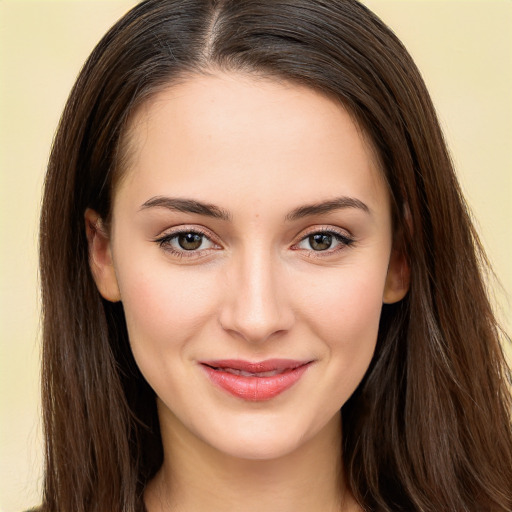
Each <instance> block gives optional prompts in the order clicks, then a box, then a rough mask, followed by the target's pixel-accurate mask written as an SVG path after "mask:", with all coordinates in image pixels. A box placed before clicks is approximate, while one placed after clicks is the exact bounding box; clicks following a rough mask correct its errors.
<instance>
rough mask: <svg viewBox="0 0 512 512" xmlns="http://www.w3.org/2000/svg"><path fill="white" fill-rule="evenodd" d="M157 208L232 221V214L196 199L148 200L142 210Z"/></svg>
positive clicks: (168, 198)
mask: <svg viewBox="0 0 512 512" xmlns="http://www.w3.org/2000/svg"><path fill="white" fill-rule="evenodd" d="M156 207H160V208H167V209H168V210H173V211H176V212H185V213H197V214H198V215H205V216H207V217H213V218H214V219H221V220H226V221H227V220H230V219H231V214H230V213H229V212H228V211H227V210H224V209H223V208H219V207H218V206H215V205H213V204H209V203H202V202H201V201H196V200H194V199H180V198H175V197H164V196H157V197H152V198H151V199H148V200H147V201H146V202H145V203H144V204H143V205H142V206H141V207H140V209H141V210H145V209H148V208H156Z"/></svg>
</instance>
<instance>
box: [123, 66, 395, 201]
mask: <svg viewBox="0 0 512 512" xmlns="http://www.w3.org/2000/svg"><path fill="white" fill-rule="evenodd" d="M125 137H126V138H125V144H124V146H125V148H126V151H127V158H126V159H125V168H124V170H123V172H124V176H123V179H122V181H121V183H120V184H119V188H120V190H119V191H116V192H120V191H122V190H123V189H129V188H132V189H134V190H136V191H137V195H138V196H139V197H141V198H142V196H143V195H144V194H145V195H146V196H148V197H150V196H152V195H162V194H166V193H168V194H171V195H173V196H175V195H176V194H177V193H178V194H181V193H182V192H183V193H184V194H185V190H186V189H187V188H189V189H190V191H193V192H194V193H195V194H196V195H197V196H198V198H199V199H203V200H207V201H209V202H211V201H212V196H216V195H217V196H218V198H219V200H221V199H223V198H228V199H230V200H232V199H233V197H232V195H229V194H226V192H227V191H228V190H230V191H232V192H235V191H236V192H238V193H239V195H240V196H243V197H244V200H245V199H248V198H249V199H250V198H252V199H256V198H263V197H265V196H266V195H269V194H270V193H271V192H272V193H274V196H275V197H277V195H276V192H279V193H280V200H281V201H282V202H286V199H287V198H288V197H290V200H293V201H299V202H300V201H305V202H308V201H311V199H312V195H315V194H316V195H318V196H319V198H320V199H328V197H329V195H333V196H338V195H340V194H343V193H348V192H350V194H352V195H354V194H358V195H362V196H364V197H365V198H366V200H372V201H375V202H378V201H379V200H380V201H382V198H383V197H384V196H386V194H387V193H386V190H385V188H386V187H385V184H384V179H383V176H382V173H381V171H380V170H379V167H378V165H377V163H376V159H375V158H374V156H373V151H372V150H371V148H370V145H369V144H368V143H367V141H366V140H365V137H364V135H363V133H362V131H361V130H360V128H359V127H358V125H357V124H356V123H355V122H354V120H353V118H352V117H351V116H350V115H349V113H348V112H347V111H346V110H345V109H344V108H343V107H342V106H341V104H340V103H339V102H337V101H335V100H333V99H331V98H329V97H327V96H325V95H323V94H321V93H319V92H317V91H315V90H312V89H310V88H307V87H303V86H299V85H296V84H292V83H290V82H285V81H276V80H271V79H264V78H260V77H254V76H250V75H244V74H236V73H218V74H216V75H197V76H191V77H189V78H187V79H186V80H183V81H181V82H180V83H178V84H175V85H172V86H169V87H168V88H165V89H163V90H161V91H160V92H158V93H157V94H155V95H154V96H153V97H152V98H151V99H150V100H148V101H147V102H146V103H144V104H142V105H141V106H140V107H139V108H138V109H137V111H136V112H135V113H134V114H133V116H132V118H131V122H130V124H129V127H128V130H127V134H126V136H125ZM292 192H293V193H292ZM116 195H117V193H116ZM185 195H186V196H187V197H188V196H189V195H190V193H188V194H185ZM320 196H321V197H320Z"/></svg>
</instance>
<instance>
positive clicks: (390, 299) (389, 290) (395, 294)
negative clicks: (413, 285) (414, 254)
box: [382, 249, 411, 304]
mask: <svg viewBox="0 0 512 512" xmlns="http://www.w3.org/2000/svg"><path fill="white" fill-rule="evenodd" d="M410 277H411V272H410V267H409V263H408V262H407V258H406V256H405V254H404V252H403V251H402V250H399V249H393V250H392V251H391V257H390V259H389V266H388V273H387V276H386V283H385V286H384V295H383V297H382V302H384V304H393V303H395V302H398V301H400V300H402V299H403V298H404V297H405V295H406V294H407V292H408V291H409V283H410Z"/></svg>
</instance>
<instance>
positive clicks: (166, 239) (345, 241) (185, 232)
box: [154, 227, 355, 258]
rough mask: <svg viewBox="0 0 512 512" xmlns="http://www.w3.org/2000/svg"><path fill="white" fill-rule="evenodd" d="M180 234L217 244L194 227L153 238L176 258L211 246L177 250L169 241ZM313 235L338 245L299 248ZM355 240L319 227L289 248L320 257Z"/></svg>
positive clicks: (197, 253)
mask: <svg viewBox="0 0 512 512" xmlns="http://www.w3.org/2000/svg"><path fill="white" fill-rule="evenodd" d="M180 235H198V236H200V237H202V241H201V244H202V243H203V240H204V239H206V240H208V241H209V242H210V243H211V244H213V245H217V246H219V244H217V243H216V242H214V241H213V240H212V237H211V235H209V234H208V233H207V232H205V231H203V230H201V229H198V228H196V227H194V228H190V229H180V230H179V231H174V232H172V233H168V234H165V235H163V236H161V237H158V238H156V239H154V242H155V243H157V244H158V245H159V246H160V247H161V248H162V249H163V250H165V251H166V252H168V253H170V254H172V255H173V256H176V257H178V258H199V257H201V256H204V254H205V251H208V252H210V251H211V250H212V249H213V248H211V247H209V248H207V249H200V250H196V249H191V250H186V249H181V250H177V249H175V248H174V247H173V246H172V245H171V243H172V241H173V240H176V239H177V238H178V237H179V236H180ZM314 235H329V236H332V237H333V239H334V240H336V241H337V242H339V244H340V246H339V247H338V248H335V249H334V250H332V249H330V248H328V249H325V250H321V251H315V250H314V249H301V248H299V247H298V246H299V244H301V243H303V242H304V241H306V240H307V239H308V238H309V237H311V236H314ZM354 242H355V240H354V238H352V237H351V236H349V235H347V233H346V232H339V231H337V230H335V229H333V228H320V229H314V230H311V231H310V232H309V233H306V234H305V235H304V236H303V237H302V238H301V239H300V240H299V241H298V242H297V243H295V244H294V245H293V246H292V247H291V248H292V250H296V251H304V252H305V253H309V254H308V257H312V258H321V257H325V256H330V255H332V254H336V253H338V252H339V251H342V250H344V249H345V248H347V247H349V246H351V245H352V244H353V243H354ZM213 250H217V249H213Z"/></svg>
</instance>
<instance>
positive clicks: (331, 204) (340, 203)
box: [286, 196, 371, 221]
mask: <svg viewBox="0 0 512 512" xmlns="http://www.w3.org/2000/svg"><path fill="white" fill-rule="evenodd" d="M345 208H356V209H359V210H362V211H363V212H365V213H368V214H371V211H370V208H369V207H368V206H367V205H366V204H365V203H363V202H362V201H360V200H359V199H356V198H355V197H346V196H342V197H337V198H335V199H331V200H330V201H322V202H320V203H313V204H309V205H305V206H300V207H299V208H295V210H292V211H291V212H290V213H289V214H288V215H287V216H286V220H287V221H294V220H298V219H302V218H304V217H310V216H313V215H322V214H325V213H331V212H334V211H336V210H341V209H345Z"/></svg>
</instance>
